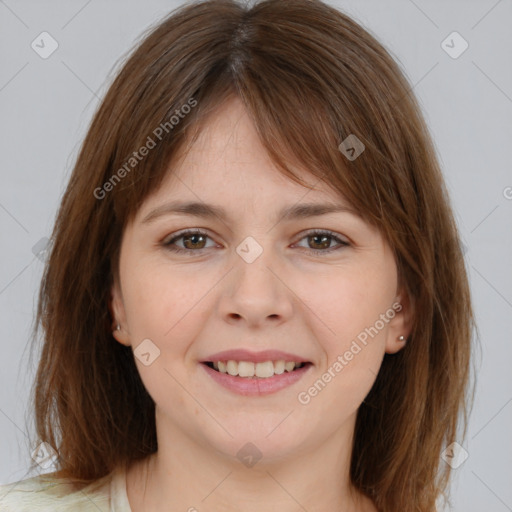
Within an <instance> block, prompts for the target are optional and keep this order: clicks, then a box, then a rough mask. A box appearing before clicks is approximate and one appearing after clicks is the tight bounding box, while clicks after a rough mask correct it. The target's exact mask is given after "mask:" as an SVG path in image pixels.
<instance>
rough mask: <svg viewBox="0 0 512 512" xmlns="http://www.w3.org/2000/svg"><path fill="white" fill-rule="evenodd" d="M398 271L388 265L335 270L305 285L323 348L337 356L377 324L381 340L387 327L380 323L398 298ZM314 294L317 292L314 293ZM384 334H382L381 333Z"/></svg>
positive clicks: (311, 315)
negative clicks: (395, 298) (318, 327)
mask: <svg viewBox="0 0 512 512" xmlns="http://www.w3.org/2000/svg"><path fill="white" fill-rule="evenodd" d="M395 289H396V271H395V269H394V267H393V266H389V265H383V264H381V265H378V264H375V265H370V264H368V265H365V266H360V267H356V266H352V267H350V268H349V267H347V268H342V269H336V270H335V271H333V272H332V273H330V275H326V276H324V277H319V276H318V275H317V276H315V277H311V278H309V279H307V280H306V281H303V287H302V290H303V293H302V294H301V295H302V297H304V298H306V300H305V302H306V304H307V306H308V308H309V310H310V313H309V316H310V317H311V318H314V317H316V318H317V320H318V324H319V325H320V326H321V331H320V332H321V333H323V334H322V336H323V338H324V339H323V341H324V346H325V347H326V349H327V350H328V351H329V352H330V355H331V357H332V355H333V353H336V355H338V354H339V353H340V350H342V351H344V350H346V349H347V347H348V346H350V342H351V341H352V340H354V339H355V338H357V336H358V335H360V334H361V338H363V339H364V333H365V332H367V330H368V329H369V328H371V327H372V326H374V325H375V323H376V322H378V325H377V327H378V330H379V335H380V334H382V336H378V335H375V336H374V337H373V338H374V339H377V338H379V339H382V338H383V337H384V336H383V334H385V331H386V328H387V323H384V325H382V322H381V321H379V319H380V318H381V315H382V314H385V313H386V312H387V311H389V310H390V308H391V305H392V303H393V299H394V297H395V295H394V292H395ZM311 290H314V292H312V291H311ZM380 331H382V332H380Z"/></svg>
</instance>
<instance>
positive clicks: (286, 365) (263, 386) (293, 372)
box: [201, 360, 313, 395]
mask: <svg viewBox="0 0 512 512" xmlns="http://www.w3.org/2000/svg"><path fill="white" fill-rule="evenodd" d="M311 366H313V365H312V364H311V363H309V362H297V363H295V362H291V361H287V362H285V361H283V360H277V361H262V362H258V363H253V362H250V361H234V360H227V361H216V362H213V361H205V362H203V363H201V367H202V368H204V369H205V370H206V372H207V373H208V375H209V376H210V377H211V378H212V379H213V380H214V381H215V382H217V383H218V384H220V385H221V386H223V387H224V388H227V389H229V390H230V391H232V392H235V393H237V394H241V395H266V394H270V393H275V392H276V391H279V390H281V389H284V388H286V387H288V386H291V385H292V384H294V383H296V382H297V381H298V380H300V379H301V378H302V377H303V376H304V374H305V373H307V372H308V371H309V369H310V367H311Z"/></svg>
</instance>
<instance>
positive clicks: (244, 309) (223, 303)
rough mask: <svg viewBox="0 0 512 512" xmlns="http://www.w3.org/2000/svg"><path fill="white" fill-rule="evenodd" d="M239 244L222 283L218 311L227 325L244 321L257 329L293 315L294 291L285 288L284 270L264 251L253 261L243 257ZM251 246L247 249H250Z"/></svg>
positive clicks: (266, 249)
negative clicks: (228, 271) (229, 270)
mask: <svg viewBox="0 0 512 512" xmlns="http://www.w3.org/2000/svg"><path fill="white" fill-rule="evenodd" d="M246 247H247V246H244V245H243V244H241V247H239V252H240V254H242V256H240V254H239V253H238V252H237V253H236V254H235V256H234V258H233V259H234V266H233V268H232V270H231V272H230V273H229V275H228V276H227V277H226V280H225V282H224V284H223V286H224V288H223V290H222V295H221V300H220V306H219V307H220V312H221V314H222V316H223V317H224V319H225V320H226V321H228V322H231V323H233V322H235V323H236V322H238V323H240V322H245V323H246V324H247V326H249V327H253V328H255V327H259V326H263V325H264V324H268V323H269V322H272V324H273V325H275V326H276V325H279V324H281V323H283V322H285V321H287V320H289V319H290V317H291V315H292V313H293V296H294V294H293V292H292V291H291V290H290V288H289V287H288V286H287V285H286V277H285V275H284V270H283V267H282V266H281V265H280V264H279V262H278V261H277V256H276V255H275V254H272V250H271V249H270V248H265V250H263V251H261V252H260V254H259V256H257V257H256V258H255V259H253V258H252V257H249V258H246V257H245V256H244V252H243V251H242V249H244V248H246ZM249 247H250V246H249Z"/></svg>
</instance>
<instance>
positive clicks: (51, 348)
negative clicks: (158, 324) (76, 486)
mask: <svg viewBox="0 0 512 512" xmlns="http://www.w3.org/2000/svg"><path fill="white" fill-rule="evenodd" d="M411 89H412V87H411V85H410V84H409V82H408V80H407V79H406V78H405V76H404V74H403V73H402V71H401V69H400V67H399V66H398V65H397V63H396V62H395V61H394V59H393V58H392V57H391V56H390V54H389V53H388V52H387V51H386V50H385V49H384V47H383V46H382V45H381V44H380V43H379V42H378V41H377V40H376V39H375V38H374V37H373V36H372V35H371V34H370V33H369V32H368V31H366V30H365V29H364V28H362V27H361V26H360V25H359V24H357V23H356V22H354V21H353V20H352V19H351V18H350V17H348V16H347V15H345V14H343V13H341V12H339V11H338V10H336V9H334V8H332V7H330V6H328V5H326V4H324V3H323V2H321V1H318V0H313V1H308V0H263V1H259V2H256V3H254V4H253V5H252V6H248V5H241V4H240V3H237V2H236V1H234V0H209V1H203V2H193V3H190V2H189V3H187V4H186V5H185V6H183V7H181V8H179V9H177V10H175V11H173V12H172V13H171V14H170V15H169V16H168V17H167V18H166V19H165V20H163V21H162V22H161V23H159V24H158V25H157V26H156V27H153V28H151V30H150V31H149V32H148V34H145V37H144V38H143V39H142V40H141V41H140V42H139V43H138V45H137V47H136V48H135V50H134V51H133V52H132V53H131V55H130V56H129V57H128V58H127V59H126V61H125V62H124V63H123V66H122V68H121V69H120V71H119V72H118V74H117V76H116V78H115V80H114V81H113V82H112V84H111V86H110V88H109V89H108V91H107V93H106V95H105V97H104V99H103V101H102V102H101V105H100V106H99V108H98V110H97V112H96V114H95V116H94V119H93V121H92V124H91V126H90V129H89V131H88V133H87V136H86V138H85V140H84V142H83V145H82V147H81V150H80V152H79V155H78V158H77V161H76V164H75V167H74V170H73V173H72V175H71V178H70V181H69V184H68V186H67V189H66V191H65V193H64V196H63V198H62V203H61V206H60V209H59V212H58V215H57V219H56V222H55V227H54V231H53V234H52V237H51V244H50V249H49V256H48V260H47V262H46V266H45V270H44V275H43V279H42V283H41V289H40V295H39V303H38V310H37V319H36V320H37V326H36V333H35V334H38V333H39V332H41V331H42V334H43V335H42V347H41V355H40V360H39V365H38V369H37V375H36V379H35V382H34V386H33V389H32V400H33V406H34V407H33V409H34V412H35V425H36V431H37V442H46V443H48V445H50V446H51V447H52V448H53V449H54V450H55V451H56V453H57V454H58V469H59V471H58V473H57V474H58V475H59V476H62V477H64V476H65V477H69V478H73V479H76V480H77V481H78V480H80V481H90V480H97V479H99V478H101V477H103V476H105V475H107V474H108V473H109V472H111V471H112V470H113V469H114V468H116V467H117V466H118V465H120V464H124V463H129V462H131V461H134V460H137V459H141V458H144V457H146V456H147V455H149V454H151V453H154V452H155V451H156V450H157V440H156V428H155V405H154V402H153V400H152V398H151V397H150V396H149V394H148V392H147V391H146V389H145V387H144V385H143V383H142V381H141V379H140V377H139V375H138V372H137V368H136V365H135V362H134V357H133V353H132V351H131V348H130V347H124V346H122V345H121V344H120V343H118V342H116V341H115V340H114V338H113V336H112V318H111V313H110V311H109V302H110V287H111V284H112V282H113V277H114V276H115V275H116V274H117V272H118V259H119V249H120V243H121V238H122V234H123V229H124V227H125V226H126V225H127V223H128V222H129V221H130V220H131V219H133V217H134V215H135V213H136V212H137V210H138V208H139V207H140V205H141V204H142V202H143V201H144V199H145V198H146V197H147V196H148V194H150V193H151V192H153V191H155V190H156V189H157V188H158V186H159V184H160V183H161V182H162V179H163V178H164V176H165V175H166V173H167V172H172V169H171V171H168V165H169V162H170V161H172V158H173V156H174V155H176V154H177V152H178V150H180V149H181V148H183V147H185V144H186V143H188V142H189V141H190V140H192V139H193V138H194V136H195V135H197V132H198V130H199V129H200V128H201V125H202V123H203V122H204V120H205V119H206V116H208V115H209V114H210V113H211V112H213V111H214V110H215V108H217V107H219V105H221V104H222V102H223V101H224V100H226V99H227V98H229V97H231V96H237V97H239V98H240V99H241V100H242V101H243V103H244V105H245V107H246V109H247V112H248V113H249V115H250V116H251V119H252V120H253V122H254V125H255V127H256V129H257V132H258V135H259V137H260V138H261V141H262V144H263V145H264V147H265V148H266V149H267V151H268V153H269V155H270V157H271V158H272V160H273V161H274V162H275V164H276V166H277V167H278V169H279V172H282V173H283V174H284V175H286V176H288V177H289V178H290V179H292V180H296V181H297V182H299V183H302V182H301V180H300V179H299V178H297V177H296V176H295V175H294V174H293V172H292V171H291V169H290V167H291V165H290V163H292V162H294V163H297V162H298V163H299V164H300V166H301V167H302V168H304V169H306V170H308V171H309V172H310V173H311V175H313V176H315V177H316V178H317V179H318V180H323V181H324V182H325V183H327V184H328V185H329V186H330V187H332V188H333V189H335V190H336V191H339V192H340V193H341V194H343V196H344V198H345V199H346V200H347V201H348V202H349V203H350V204H351V205H352V206H353V207H354V208H355V209H356V210H357V211H358V212H359V213H360V214H361V215H362V216H363V218H364V219H365V220H366V221H367V222H369V223H370V224H371V225H373V226H376V227H377V228H378V229H379V230H380V232H381V233H382V234H383V236H384V237H385V239H386V240H387V242H388V243H389V245H390V247H391V248H392V249H393V251H394V255H395V261H396V264H397V268H398V274H399V280H400V283H402V284H403V285H404V286H405V287H406V290H407V292H408V294H409V296H410V299H411V301H412V303H413V304H414V325H413V329H412V332H411V334H410V336H409V339H408V343H407V345H406V346H405V347H404V348H403V349H402V350H401V351H399V352H398V353H396V354H394V355H390V354H386V355H385V356H384V360H383V363H382V367H381V369H380V372H379V374H378V376H377V379H376V381H375V384H374V386H373V387H372V389H371V391H370V393H369V394H368V396H367V397H366V399H365V401H364V403H363V404H361V406H360V408H359V411H358V415H357V421H356V430H355V434H354V444H353V450H352V460H351V468H350V477H351V480H352V483H353V485H354V486H356V487H357V488H358V489H359V490H360V491H361V492H363V493H365V494H366V495H368V496H369V497H370V498H371V499H373V501H374V503H375V504H376V506H377V507H378V509H379V510H380V511H382V512H391V511H397V510H401V511H415V512H416V511H419V512H432V511H433V510H435V501H436V499H437V498H438V497H439V496H440V495H442V494H443V493H444V492H445V491H446V488H447V485H448V482H449V477H450V467H449V466H448V465H447V464H445V463H444V462H443V461H442V460H441V459H440V454H441V451H442V450H443V447H444V446H446V445H447V444H449V443H451V442H452V441H455V440H457V441H459V442H460V440H461V439H462V438H461V437H457V436H458V428H459V426H460V425H462V426H463V427H464V428H463V432H462V436H464V435H465V433H466V422H467V415H468V394H467V392H468V385H469V381H470V379H469V376H470V353H471V335H472V329H473V327H474V320H473V312H472V306H471V300H470V290H469V285H468V278H467V272H466V268H465V262H464V259H463V254H462V251H461V244H460V239H459V235H458V231H457V227H456V223H455V220H454V216H453V212H452V209H451V206H450V200H449V197H448V194H447V191H446V189H445V185H444V181H443V176H442V173H441V170H440V167H439V163H438V160H437V156H436V153H435V149H434V146H433V143H432V140H431V137H430V134H429V132H428V129H427V127H426V125H425V122H424V120H423V117H422V114H421V109H420V107H419V105H418V103H417V100H416V99H415V97H414V95H413V94H412V91H411ZM350 135H352V136H356V137H357V138H358V139H359V140H360V141H361V142H362V143H363V144H364V147H365V149H364V151H363V153H362V154H361V155H360V156H359V157H358V158H355V159H349V158H347V155H346V154H344V153H343V152H342V151H340V149H339V146H340V143H342V142H343V141H344V140H346V138H347V137H348V136H350ZM142 147H145V148H146V149H147V151H145V152H144V153H145V155H144V157H142V156H141V155H142V153H143V151H142V150H141V148H142ZM134 152H136V153H137V155H138V157H136V156H134ZM139 157H140V158H139ZM37 442H36V443H37Z"/></svg>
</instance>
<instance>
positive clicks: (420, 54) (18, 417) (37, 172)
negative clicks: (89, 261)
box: [0, 0, 512, 512]
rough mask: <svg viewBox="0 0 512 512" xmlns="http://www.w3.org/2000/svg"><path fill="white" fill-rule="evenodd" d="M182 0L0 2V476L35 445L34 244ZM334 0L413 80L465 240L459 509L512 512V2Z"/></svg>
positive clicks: (24, 463)
mask: <svg viewBox="0 0 512 512" xmlns="http://www.w3.org/2000/svg"><path fill="white" fill-rule="evenodd" d="M181 3H182V2H177V1H163V0H152V1H145V2H135V1H123V2H121V1H99V0H90V1H85V0H81V1H75V0H73V1H70V0H68V1H63V0H61V1H45V2H41V1H17V0H5V1H2V0H0V109H1V118H0V119H1V123H0V150H1V151H0V155H1V161H0V176H1V182H0V183H1V187H0V227H1V231H0V233H1V243H2V251H1V253H0V263H1V264H0V315H1V316H0V339H1V349H2V357H1V358H0V369H1V373H0V482H1V483H7V482H13V481H16V480H17V479H19V478H22V477H24V475H25V471H26V469H27V467H28V458H29V457H30V450H31V449H32V448H33V447H29V446H28V444H27V436H26V433H25V427H26V423H25V416H26V414H27V407H28V389H29V386H30V384H31V382H32V379H33V376H34V370H35V366H34V364H33V365H29V361H28V350H27V343H28V339H29V338H28V336H29V332H30V327H31V325H32V321H33V315H34V311H35V306H36V292H37V289H38V285H39V280H40V278H41V274H42V268H43V266H42V261H41V259H42V258H43V257H44V253H41V254H39V257H38V256H36V254H37V252H38V250H39V249H41V247H43V246H44V238H45V237H48V236H49V234H50V232H51V228H52V224H53V221H54V216H55V213H56V210H57V206H58V204H59V200H60V197H61V194H62V192H63V190H64V187H65V184H66V182H67V179H68V177H69V174H70V171H71V168H72V165H73V163H74V160H75V158H76V156H77V152H78V149H79V146H80V144H81V141H82V139H83V137H84V134H85V132H86V129H87V127H88V123H89V121H90V119H91V116H92V114H93V112H94V110H95V109H96V108H97V106H98V103H99V98H101V97H102V96H103V94H104V92H105V89H106V86H107V85H108V83H109V82H110V79H111V77H112V73H111V71H112V68H113V66H114V64H115V63H116V62H117V61H118V59H119V58H121V57H122V56H124V55H125V53H126V52H127V51H129V50H130V49H131V47H132V46H133V44H134V42H135V41H136V39H137V38H138V37H139V36H140V34H141V33H142V32H143V31H144V30H145V29H146V28H148V27H149V26H150V25H151V24H153V23H155V22H157V21H158V20H159V19H161V18H162V17H163V16H164V15H166V14H167V13H168V12H169V10H171V9H172V8H174V7H175V6H177V5H179V4H181ZM330 3H331V4H332V5H334V6H336V7H339V8H341V9H342V10H344V11H345V12H347V13H348V14H350V15H352V16H353V17H354V18H355V19H356V20H357V21H359V22H360V23H362V24H363V25H364V26H365V27H366V28H367V29H369V30H370V31H371V32H372V33H373V34H374V35H375V36H376V37H377V38H378V39H379V40H380V41H381V42H382V43H383V44H384V45H385V46H386V47H387V49H388V50H389V51H390V52H391V53H392V55H393V56H394V57H395V58H396V59H397V60H398V61H399V63H400V64H401V66H402V68H403V69H404V70H405V72H406V74H407V76H408V77H409V80H410V82H411V84H412V85H413V91H414V93H415V94H416V95H417V96H418V97H419V100H420V103H421V105H422V108H423V111H424V114H425V117H426V120H427V123H428V125H429V127H430V129H431V132H432V134H433V137H434V140H435V143H436V147H437V150H438V154H439V158H440V161H441V164H442V168H443V172H444V174H445V178H446V182H447V186H448V189H449V192H450V194H451V197H452V201H453V208H454V210H455V214H456V218H457V222H458V224H459V228H460V231H461V234H462V237H463V240H464V244H465V246H466V253H465V257H466V262H467V266H468V270H469V275H470V280H471V287H472V293H473V297H474V305H475V309H476V314H477V321H478V327H479V332H480V343H481V346H482V351H481V357H480V356H478V358H477V360H476V363H477V368H478V380H477V394H476V400H475V406H474V409H473V413H472V416H471V422H470V425H469V434H468V436H467V439H466V441H465V442H464V443H463V446H464V448H465V449H466V450H467V452H468V453H469V457H468V459H467V460H466V461H465V462H464V463H463V464H462V465H461V466H460V467H459V468H458V469H456V470H455V472H454V482H453V487H452V495H453V504H454V508H453V510H457V511H464V512H472V511H475V512H476V511H478V512H480V511H481V510H490V511H493V512H494V511H495V512H501V511H506V510H511V511H512V485H511V483H512V471H511V468H512V441H511V436H510V432H511V423H512V404H511V402H512V385H511V384H512V372H511V371H510V366H511V353H512V343H511V342H512V336H511V334H512V326H511V320H510V319H511V318H512V270H511V262H512V229H511V227H512V223H511V220H512V171H511V168H512V166H511V160H512V158H511V156H510V155H511V153H510V146H511V143H512V115H511V114H512V67H511V64H510V63H511V62H512V59H511V57H512V51H511V50H512V33H511V31H510V26H511V24H512V2H511V0H500V1H496V0H480V1H467V0H466V1H454V0H450V1H427V0H414V1H413V0H393V1H387V2H383V1H378V0H371V1H370V0H364V1H361V0H360V1H356V0H350V1H347V0H340V1H331V2H330ZM43 31H47V32H49V33H50V34H51V36H52V37H53V38H54V39H55V40H56V41H57V42H58V44H59V46H58V49H57V50H56V51H55V52H54V53H53V54H52V55H51V56H50V57H49V58H47V59H42V58H41V57H40V56H39V55H38V54H37V53H36V52H35V51H34V50H33V49H32V48H31V43H32V41H33V40H34V39H36V37H37V36H39V34H40V33H41V32H43ZM453 31H457V32H459V33H460V34H461V36H462V37H463V38H464V39H465V40H466V41H467V42H468V43H469V48H468V49H467V50H466V51H465V52H464V53H462V54H461V55H460V56H459V57H458V58H456V59H454V58H452V57H450V56H449V55H448V54H447V53H446V52H445V50H444V49H443V47H442V45H441V43H442V41H443V40H445V39H446V37H447V36H448V35H449V34H451V33H452V32H453ZM449 41H450V40H449ZM449 44H450V45H452V46H454V50H457V49H459V48H461V46H460V42H457V41H455V42H454V43H451V42H450V43H449ZM46 47H47V48H48V46H46ZM454 50H452V51H454ZM107 77H108V78H107ZM41 240H42V241H41ZM34 246H36V248H35V249H34Z"/></svg>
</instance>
